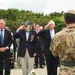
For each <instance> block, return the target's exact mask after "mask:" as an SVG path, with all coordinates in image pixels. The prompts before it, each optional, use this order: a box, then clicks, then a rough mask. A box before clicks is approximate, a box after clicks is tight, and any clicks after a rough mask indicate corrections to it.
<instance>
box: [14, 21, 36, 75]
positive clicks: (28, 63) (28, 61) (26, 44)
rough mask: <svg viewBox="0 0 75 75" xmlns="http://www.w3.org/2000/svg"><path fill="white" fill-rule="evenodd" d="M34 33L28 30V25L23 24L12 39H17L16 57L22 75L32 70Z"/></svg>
mask: <svg viewBox="0 0 75 75" xmlns="http://www.w3.org/2000/svg"><path fill="white" fill-rule="evenodd" d="M35 35H36V32H35V31H34V30H32V29H30V23H29V22H28V21H25V22H24V26H20V27H19V28H18V29H17V32H16V33H15V34H14V38H19V39H20V42H19V48H18V56H19V58H20V63H21V67H22V72H23V75H28V74H30V72H31V71H32V70H33V65H34V58H33V57H34V56H35V55H36V50H35V42H36V36H35Z"/></svg>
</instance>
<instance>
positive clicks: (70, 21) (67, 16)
mask: <svg viewBox="0 0 75 75" xmlns="http://www.w3.org/2000/svg"><path fill="white" fill-rule="evenodd" d="M64 23H65V25H66V28H65V29H63V30H62V31H60V32H59V33H57V34H56V35H55V37H54V39H53V41H52V42H51V45H50V50H51V51H52V54H53V55H54V56H55V57H57V56H59V59H60V69H59V75H75V10H69V11H67V12H65V13H64Z"/></svg>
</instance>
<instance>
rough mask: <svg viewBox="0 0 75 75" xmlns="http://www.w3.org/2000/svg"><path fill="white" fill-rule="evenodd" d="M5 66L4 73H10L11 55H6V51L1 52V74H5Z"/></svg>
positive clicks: (8, 74) (6, 74)
mask: <svg viewBox="0 0 75 75" xmlns="http://www.w3.org/2000/svg"><path fill="white" fill-rule="evenodd" d="M3 67H4V69H5V74H4V75H10V56H9V55H8V56H5V55H4V53H0V75H3Z"/></svg>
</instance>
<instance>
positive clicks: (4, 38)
mask: <svg viewBox="0 0 75 75" xmlns="http://www.w3.org/2000/svg"><path fill="white" fill-rule="evenodd" d="M5 27H6V22H5V21H4V20H3V19H0V75H3V67H4V69H5V74H4V75H10V46H11V44H12V36H11V32H10V31H9V30H7V29H5Z"/></svg>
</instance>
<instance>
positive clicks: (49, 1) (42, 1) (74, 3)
mask: <svg viewBox="0 0 75 75" xmlns="http://www.w3.org/2000/svg"><path fill="white" fill-rule="evenodd" d="M9 8H17V9H19V10H22V9H23V10H31V11H33V12H37V13H39V12H42V13H46V14H47V13H52V12H61V11H65V10H68V9H75V0H1V1H0V9H9Z"/></svg>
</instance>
